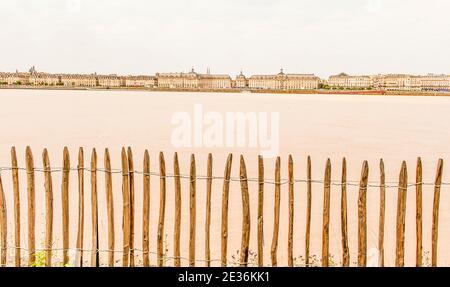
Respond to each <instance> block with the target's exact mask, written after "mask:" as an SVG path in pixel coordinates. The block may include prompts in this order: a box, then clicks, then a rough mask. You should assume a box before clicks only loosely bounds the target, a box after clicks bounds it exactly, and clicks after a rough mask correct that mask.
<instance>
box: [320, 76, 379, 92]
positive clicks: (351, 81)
mask: <svg viewBox="0 0 450 287" xmlns="http://www.w3.org/2000/svg"><path fill="white" fill-rule="evenodd" d="M328 85H329V86H330V87H331V88H334V89H336V88H349V89H369V88H372V87H373V80H372V78H371V77H370V76H349V75H347V74H345V73H341V74H339V75H335V76H331V77H330V78H329V79H328Z"/></svg>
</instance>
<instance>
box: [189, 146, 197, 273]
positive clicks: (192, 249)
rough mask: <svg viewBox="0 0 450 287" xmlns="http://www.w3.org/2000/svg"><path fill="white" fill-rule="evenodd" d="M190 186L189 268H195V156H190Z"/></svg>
mask: <svg viewBox="0 0 450 287" xmlns="http://www.w3.org/2000/svg"><path fill="white" fill-rule="evenodd" d="M189 177H190V185H189V195H190V196H189V215H190V220H189V266H190V267H194V266H195V235H196V234H195V233H196V219H197V218H196V216H197V203H196V201H197V199H196V178H197V175H196V170H195V156H194V155H193V154H192V155H191V168H190V176H189Z"/></svg>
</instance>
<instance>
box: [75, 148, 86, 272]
mask: <svg viewBox="0 0 450 287" xmlns="http://www.w3.org/2000/svg"><path fill="white" fill-rule="evenodd" d="M77 168H78V230H77V254H76V259H75V262H76V266H77V267H83V246H84V245H83V241H84V152H83V148H82V147H80V148H79V150H78V166H77Z"/></svg>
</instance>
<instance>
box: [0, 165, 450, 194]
mask: <svg viewBox="0 0 450 287" xmlns="http://www.w3.org/2000/svg"><path fill="white" fill-rule="evenodd" d="M12 170H20V171H26V172H27V173H31V172H42V173H45V172H51V173H56V172H67V171H80V170H83V171H85V172H92V171H94V170H92V169H91V168H88V167H83V168H70V169H68V170H66V169H64V168H61V167H54V168H51V169H45V168H39V167H36V168H34V169H33V170H32V171H28V170H27V169H26V168H24V167H17V168H16V167H0V173H1V172H3V171H12ZM95 171H97V172H104V173H111V174H121V175H124V176H126V175H129V174H132V173H134V174H139V175H142V176H152V177H158V178H163V179H167V178H180V179H186V180H190V178H191V177H190V175H185V174H180V175H175V174H171V173H168V174H166V175H164V176H161V175H160V174H159V173H157V172H149V173H148V172H143V171H139V170H132V171H129V172H128V173H123V172H122V170H119V169H111V170H107V169H104V168H97V169H96V170H95ZM195 180H221V181H229V182H241V181H242V180H246V181H248V182H256V183H264V184H270V185H281V186H283V185H288V184H290V181H289V179H281V180H280V181H279V182H278V181H275V180H264V181H260V180H259V179H258V178H240V177H230V179H227V178H225V177H223V176H212V177H210V176H203V175H197V176H196V178H195ZM294 183H313V184H325V181H323V180H307V179H296V180H294ZM330 184H331V186H338V187H341V186H343V185H346V186H354V187H360V183H359V181H345V182H341V181H333V180H332V181H331V182H330ZM419 185H422V186H436V184H435V183H432V182H414V183H408V184H407V188H411V187H416V186H419ZM441 186H450V182H442V183H441V185H438V186H436V187H441ZM382 187H384V188H389V189H391V188H396V189H398V188H403V187H401V186H399V185H398V184H397V183H396V182H386V184H385V185H380V184H377V183H375V182H369V183H368V185H367V188H382Z"/></svg>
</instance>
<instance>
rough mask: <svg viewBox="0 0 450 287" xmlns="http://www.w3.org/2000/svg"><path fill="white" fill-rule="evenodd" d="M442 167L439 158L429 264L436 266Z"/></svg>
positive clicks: (442, 163)
mask: <svg viewBox="0 0 450 287" xmlns="http://www.w3.org/2000/svg"><path fill="white" fill-rule="evenodd" d="M443 168H444V160H443V159H439V162H438V167H437V171H436V180H435V186H434V201H433V226H432V238H431V265H432V266H433V267H437V258H438V253H437V249H438V234H439V200H440V196H441V184H442V171H443Z"/></svg>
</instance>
